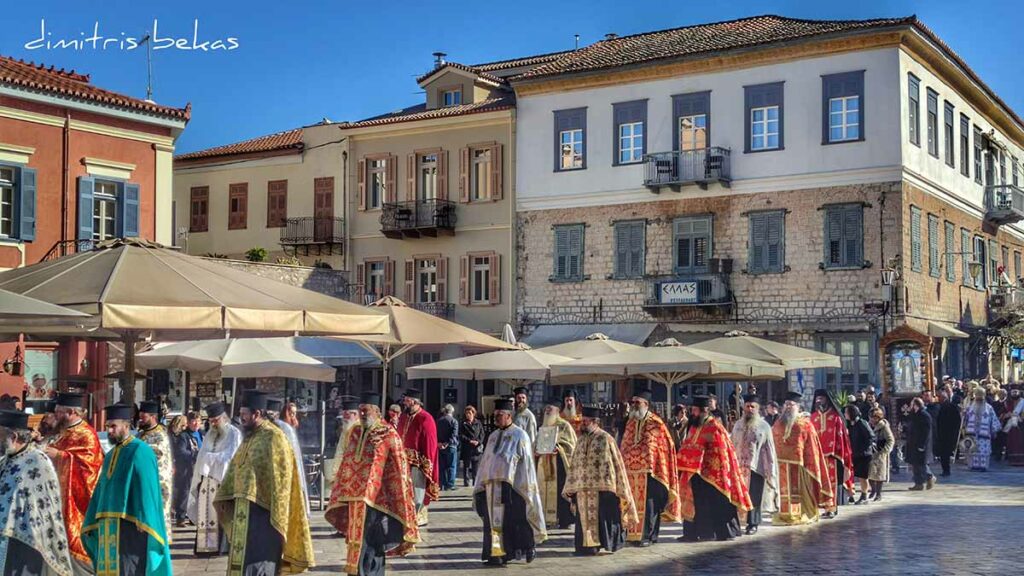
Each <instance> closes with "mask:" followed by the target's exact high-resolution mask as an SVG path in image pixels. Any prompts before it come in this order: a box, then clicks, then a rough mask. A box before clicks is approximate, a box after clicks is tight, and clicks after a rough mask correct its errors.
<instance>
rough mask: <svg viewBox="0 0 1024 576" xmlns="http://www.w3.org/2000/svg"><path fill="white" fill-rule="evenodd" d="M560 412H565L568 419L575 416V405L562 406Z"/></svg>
mask: <svg viewBox="0 0 1024 576" xmlns="http://www.w3.org/2000/svg"><path fill="white" fill-rule="evenodd" d="M562 412H565V416H566V418H568V419H570V420H571V419H573V418H575V417H576V407H575V406H573V407H572V408H562Z"/></svg>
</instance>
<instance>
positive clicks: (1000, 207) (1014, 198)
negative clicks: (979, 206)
mask: <svg viewBox="0 0 1024 576" xmlns="http://www.w3.org/2000/svg"><path fill="white" fill-rule="evenodd" d="M985 220H986V221H987V222H989V223H991V224H993V225H995V226H997V227H998V226H1002V225H1003V224H1014V223H1016V222H1020V221H1021V220H1024V189H1022V188H1021V187H1020V186H1017V185H1014V184H992V185H989V186H985Z"/></svg>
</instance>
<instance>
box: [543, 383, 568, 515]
mask: <svg viewBox="0 0 1024 576" xmlns="http://www.w3.org/2000/svg"><path fill="white" fill-rule="evenodd" d="M561 404H562V402H561V400H560V399H558V398H552V399H551V400H550V401H549V402H548V403H547V406H545V407H544V419H543V421H542V423H543V424H544V425H543V426H541V427H540V429H539V430H538V432H537V438H538V441H537V443H536V445H535V449H536V451H537V488H538V489H539V490H540V500H541V502H542V503H543V504H544V524H545V525H546V526H548V527H549V528H554V527H556V526H557V527H558V528H563V529H564V528H568V527H569V526H572V523H573V514H572V508H571V507H570V506H569V502H568V501H567V500H566V499H565V498H562V496H561V494H562V488H564V487H565V473H566V470H568V469H569V460H570V459H571V458H572V452H573V449H575V448H576V432H574V431H573V429H572V425H571V424H569V423H568V422H566V421H565V420H564V419H563V418H562V417H561V415H560V414H559V407H560V406H561ZM551 438H553V439H554V440H555V441H554V443H551V442H550V439H551ZM541 439H547V445H542V444H541Z"/></svg>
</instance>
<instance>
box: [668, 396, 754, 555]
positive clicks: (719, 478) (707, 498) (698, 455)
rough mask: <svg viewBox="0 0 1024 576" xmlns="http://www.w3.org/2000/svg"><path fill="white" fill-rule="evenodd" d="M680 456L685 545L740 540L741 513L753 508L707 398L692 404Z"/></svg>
mask: <svg viewBox="0 0 1024 576" xmlns="http://www.w3.org/2000/svg"><path fill="white" fill-rule="evenodd" d="M678 457H679V464H678V467H679V500H680V503H681V508H682V516H683V520H684V521H685V522H686V524H685V528H684V530H685V533H684V536H683V537H684V540H686V541H689V542H696V541H697V540H711V539H715V540H719V541H725V540H732V539H734V538H736V537H737V536H739V535H740V524H739V518H738V515H737V513H738V512H748V511H750V510H751V509H752V508H753V506H752V505H751V503H750V495H749V494H748V493H747V487H746V485H745V484H744V482H743V474H742V472H741V471H740V465H739V462H738V461H737V460H736V451H735V450H734V449H733V445H732V439H731V438H730V436H729V432H727V431H726V429H725V427H724V426H722V423H721V421H719V420H718V419H717V418H715V417H714V416H712V415H711V412H710V410H709V409H708V397H707V396H696V397H694V399H693V404H692V405H691V406H690V418H689V423H688V424H687V425H686V431H685V433H684V435H683V440H682V445H681V446H680V447H679V452H678Z"/></svg>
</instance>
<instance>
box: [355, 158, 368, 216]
mask: <svg viewBox="0 0 1024 576" xmlns="http://www.w3.org/2000/svg"><path fill="white" fill-rule="evenodd" d="M356 182H357V184H358V187H359V209H360V210H366V207H367V205H369V202H368V201H367V199H366V158H360V159H359V165H358V167H357V168H356Z"/></svg>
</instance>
